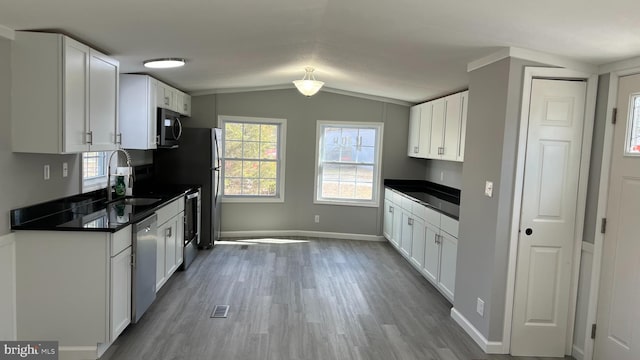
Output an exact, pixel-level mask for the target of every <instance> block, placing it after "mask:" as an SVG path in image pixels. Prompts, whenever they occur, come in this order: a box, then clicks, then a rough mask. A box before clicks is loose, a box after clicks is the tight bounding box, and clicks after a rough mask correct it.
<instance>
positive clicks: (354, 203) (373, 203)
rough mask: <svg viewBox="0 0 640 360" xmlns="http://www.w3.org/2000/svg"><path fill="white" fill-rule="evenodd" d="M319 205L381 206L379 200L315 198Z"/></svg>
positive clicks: (315, 202)
mask: <svg viewBox="0 0 640 360" xmlns="http://www.w3.org/2000/svg"><path fill="white" fill-rule="evenodd" d="M313 203H314V204H317V205H338V206H355V207H372V208H377V207H380V204H379V203H378V202H377V201H366V202H365V201H349V200H317V199H316V200H314V201H313Z"/></svg>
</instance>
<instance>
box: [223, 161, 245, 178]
mask: <svg viewBox="0 0 640 360" xmlns="http://www.w3.org/2000/svg"><path fill="white" fill-rule="evenodd" d="M224 174H225V177H227V178H231V177H241V176H242V161H236V160H225V162H224Z"/></svg>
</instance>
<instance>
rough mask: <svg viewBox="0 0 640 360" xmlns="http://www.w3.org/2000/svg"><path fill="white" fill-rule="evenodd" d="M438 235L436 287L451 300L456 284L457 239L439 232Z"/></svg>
mask: <svg viewBox="0 0 640 360" xmlns="http://www.w3.org/2000/svg"><path fill="white" fill-rule="evenodd" d="M441 234H442V236H440V239H441V243H440V277H439V279H438V287H439V288H440V290H442V292H443V293H444V294H445V295H446V296H447V297H448V298H449V300H451V301H453V294H454V292H455V284H456V257H457V256H458V239H456V238H454V237H453V236H451V235H449V234H447V233H446V232H444V231H443V232H441Z"/></svg>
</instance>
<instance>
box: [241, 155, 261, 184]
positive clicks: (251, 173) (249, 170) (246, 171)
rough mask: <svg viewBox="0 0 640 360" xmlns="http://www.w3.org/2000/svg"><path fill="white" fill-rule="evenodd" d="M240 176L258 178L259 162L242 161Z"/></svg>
mask: <svg viewBox="0 0 640 360" xmlns="http://www.w3.org/2000/svg"><path fill="white" fill-rule="evenodd" d="M242 176H243V177H244V178H258V177H260V162H259V161H243V164H242ZM256 189H257V187H256Z"/></svg>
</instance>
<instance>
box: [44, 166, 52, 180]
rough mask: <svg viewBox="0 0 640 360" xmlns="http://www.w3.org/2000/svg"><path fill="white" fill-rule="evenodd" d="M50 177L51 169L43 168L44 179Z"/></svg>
mask: <svg viewBox="0 0 640 360" xmlns="http://www.w3.org/2000/svg"><path fill="white" fill-rule="evenodd" d="M50 177H51V167H50V166H49V165H45V166H44V179H45V180H49V178H50Z"/></svg>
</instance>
